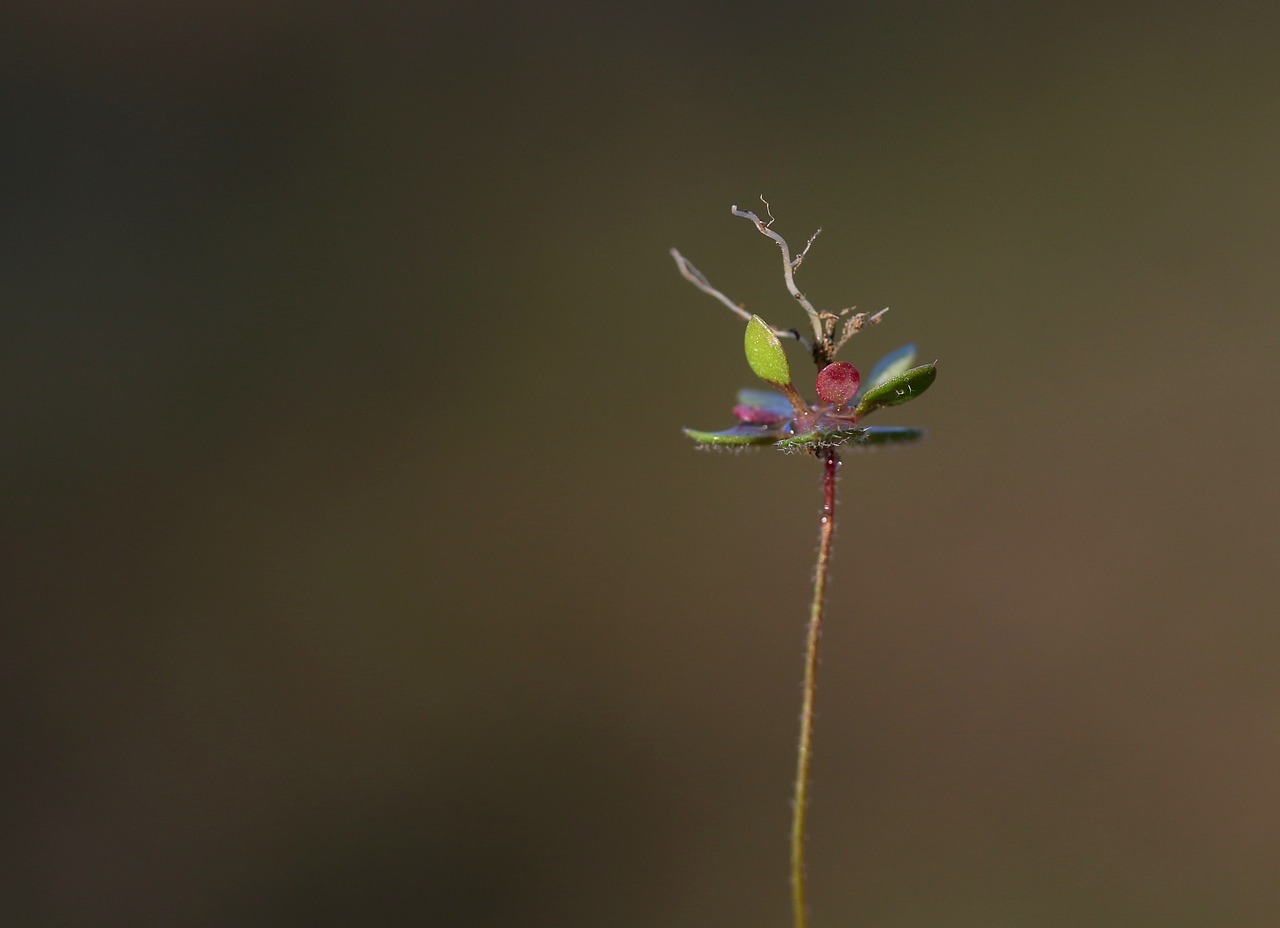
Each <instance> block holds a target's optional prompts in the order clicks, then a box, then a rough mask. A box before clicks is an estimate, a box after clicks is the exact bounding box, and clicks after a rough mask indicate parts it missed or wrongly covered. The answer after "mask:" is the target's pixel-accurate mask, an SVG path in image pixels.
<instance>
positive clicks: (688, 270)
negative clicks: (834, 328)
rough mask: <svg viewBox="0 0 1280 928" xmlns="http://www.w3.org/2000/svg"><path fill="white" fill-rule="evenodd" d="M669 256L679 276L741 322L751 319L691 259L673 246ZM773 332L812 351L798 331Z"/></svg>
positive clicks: (747, 313) (749, 315)
mask: <svg viewBox="0 0 1280 928" xmlns="http://www.w3.org/2000/svg"><path fill="white" fill-rule="evenodd" d="M806 250H807V249H806ZM671 257H672V258H674V259H675V262H676V267H677V268H679V269H680V276H681V277H683V278H684V279H685V280H687V281H689V283H691V284H693V285H694V286H695V287H697V288H698V289H699V290H701V291H702V292H703V293H705V294H707V295H708V296H713V297H715V298H716V299H717V300H719V301H720V302H721V303H723V304H724V305H725V306H726V307H728V309H729V312H731V313H733V314H734V315H735V316H737V317H739V318H740V319H742V321H743V322H749V321H750V320H751V313H749V312H747V311H746V309H745V308H743V307H742V306H741V305H740V304H738V303H735V302H733V300H731V299H729V298H728V297H727V296H725V295H724V294H723V293H721V292H720V291H719V290H717V289H716V288H715V287H713V286H712V285H711V281H709V280H707V277H706V275H705V274H703V273H702V271H700V270H698V269H697V268H696V267H694V266H693V262H692V261H690V260H689V259H688V258H686V257H685V256H684V255H682V254H680V252H679V251H677V250H676V249H674V248H672V249H671ZM773 334H774V335H776V336H778V337H779V338H794V339H795V340H796V341H798V342H799V343H800V344H801V345H803V346H804V350H805V351H808V352H810V353H812V352H813V346H812V345H810V344H809V340H808V339H807V338H805V337H804V336H803V335H801V334H800V333H799V332H797V331H796V330H795V329H774V330H773Z"/></svg>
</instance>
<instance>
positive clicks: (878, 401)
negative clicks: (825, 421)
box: [854, 364, 938, 419]
mask: <svg viewBox="0 0 1280 928" xmlns="http://www.w3.org/2000/svg"><path fill="white" fill-rule="evenodd" d="M937 376H938V366H937V364H922V365H921V366H920V367H913V368H911V370H909V371H903V372H902V373H901V374H898V375H897V376H896V377H890V378H889V379H888V380H886V381H885V382H884V383H882V384H880V385H879V386H875V387H872V388H871V389H870V390H868V391H867V393H866V395H865V396H864V397H862V399H861V400H860V401H859V402H858V408H857V409H856V410H854V414H855V415H856V416H857V417H858V418H859V419H861V418H862V417H863V416H865V415H866V414H867V413H869V412H873V411H875V410H877V409H879V408H880V407H881V406H899V405H901V404H902V403H905V402H907V401H909V400H913V399H915V398H916V397H917V396H919V395H920V394H921V393H923V392H924V391H925V390H927V389H929V385H930V384H932V383H933V381H934V378H935V377H937Z"/></svg>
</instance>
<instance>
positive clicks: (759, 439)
mask: <svg viewBox="0 0 1280 928" xmlns="http://www.w3.org/2000/svg"><path fill="white" fill-rule="evenodd" d="M684 433H685V434H686V435H688V436H689V437H690V438H692V439H693V440H694V441H696V442H697V443H698V444H700V445H718V446H720V447H735V446H737V447H742V446H745V445H771V444H773V443H774V442H776V441H777V440H778V439H779V438H780V437H781V435H780V433H779V432H778V430H777V429H775V428H770V427H769V426H767V425H756V424H753V423H749V422H739V423H738V424H737V425H735V426H734V427H733V428H730V429H725V430H724V431H722V432H700V431H698V430H697V429H685V430H684Z"/></svg>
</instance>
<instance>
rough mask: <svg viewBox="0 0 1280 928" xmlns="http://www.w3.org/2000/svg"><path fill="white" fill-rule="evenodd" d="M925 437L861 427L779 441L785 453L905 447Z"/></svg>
mask: <svg viewBox="0 0 1280 928" xmlns="http://www.w3.org/2000/svg"><path fill="white" fill-rule="evenodd" d="M923 437H924V432H923V431H922V430H920V429H913V428H906V427H903V426H896V425H894V426H871V427H866V426H859V427H857V428H851V429H830V430H826V431H824V430H822V429H819V430H818V431H816V432H805V433H804V434H803V435H794V436H792V437H790V438H784V439H782V440H781V441H779V442H778V443H777V444H778V447H779V448H781V449H782V450H783V451H802V450H805V449H810V448H812V449H817V448H834V447H836V446H837V445H844V444H848V445H850V446H852V447H853V448H855V449H858V448H875V447H880V446H883V445H905V444H910V443H911V442H913V441H919V440H920V439H921V438H923Z"/></svg>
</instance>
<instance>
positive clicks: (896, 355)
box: [863, 345, 916, 392]
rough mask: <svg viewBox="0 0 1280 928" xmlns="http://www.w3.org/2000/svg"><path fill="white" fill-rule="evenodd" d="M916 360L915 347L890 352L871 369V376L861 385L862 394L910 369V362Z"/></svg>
mask: <svg viewBox="0 0 1280 928" xmlns="http://www.w3.org/2000/svg"><path fill="white" fill-rule="evenodd" d="M915 359H916V346H915V345H903V346H902V347H901V348H898V349H896V350H894V351H890V352H889V353H888V354H887V355H885V356H884V357H883V358H881V359H880V360H879V361H877V362H876V366H875V367H873V368H871V374H870V375H869V376H868V377H867V379H866V381H865V382H864V385H863V391H864V392H870V391H871V390H872V389H873V388H875V387H878V386H880V384H882V383H884V382H885V381H886V380H889V379H891V378H893V377H897V376H898V375H899V374H901V373H904V372H905V371H906V370H907V368H909V367H911V362H912V361H914V360H915Z"/></svg>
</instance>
